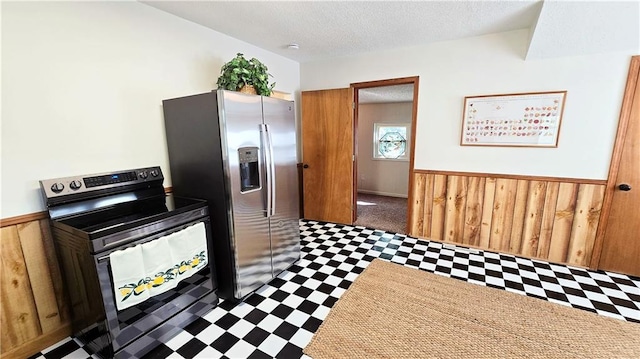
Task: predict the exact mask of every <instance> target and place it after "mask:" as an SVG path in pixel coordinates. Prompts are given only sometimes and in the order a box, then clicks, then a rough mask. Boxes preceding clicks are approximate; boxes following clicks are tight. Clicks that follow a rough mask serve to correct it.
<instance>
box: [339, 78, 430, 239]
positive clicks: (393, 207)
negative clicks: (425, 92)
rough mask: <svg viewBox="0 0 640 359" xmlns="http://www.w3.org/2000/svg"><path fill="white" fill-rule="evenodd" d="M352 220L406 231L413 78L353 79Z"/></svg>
mask: <svg viewBox="0 0 640 359" xmlns="http://www.w3.org/2000/svg"><path fill="white" fill-rule="evenodd" d="M351 86H352V88H353V89H354V154H355V163H354V180H353V194H354V205H353V208H354V209H355V211H354V222H353V223H354V224H355V225H359V226H364V227H368V228H373V229H379V230H384V231H387V232H390V233H401V234H408V233H409V231H408V216H409V215H408V213H409V211H410V209H409V206H408V203H409V201H410V199H411V182H412V181H411V173H412V171H413V158H414V154H413V151H414V147H415V146H414V141H415V122H416V109H417V94H418V77H409V78H401V79H391V80H382V81H373V82H363V83H357V84H352V85H351Z"/></svg>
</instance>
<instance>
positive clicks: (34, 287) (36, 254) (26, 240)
mask: <svg viewBox="0 0 640 359" xmlns="http://www.w3.org/2000/svg"><path fill="white" fill-rule="evenodd" d="M17 229H18V236H19V237H20V245H21V247H22V251H23V253H28V255H26V256H25V257H24V260H25V265H26V267H27V273H28V275H29V282H30V283H31V291H32V293H33V298H34V301H35V303H36V309H37V313H38V319H39V321H40V328H41V330H42V333H48V332H51V331H53V330H56V329H57V328H59V327H60V325H61V322H60V314H59V312H58V303H57V300H56V293H55V291H54V288H53V283H52V282H51V273H50V272H49V264H48V263H47V254H46V252H45V249H44V245H43V238H42V234H41V231H40V223H39V222H38V221H32V222H28V223H24V224H19V225H17Z"/></svg>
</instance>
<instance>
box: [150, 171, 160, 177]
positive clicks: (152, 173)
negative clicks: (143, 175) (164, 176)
mask: <svg viewBox="0 0 640 359" xmlns="http://www.w3.org/2000/svg"><path fill="white" fill-rule="evenodd" d="M151 175H152V176H153V177H158V175H159V173H158V170H151Z"/></svg>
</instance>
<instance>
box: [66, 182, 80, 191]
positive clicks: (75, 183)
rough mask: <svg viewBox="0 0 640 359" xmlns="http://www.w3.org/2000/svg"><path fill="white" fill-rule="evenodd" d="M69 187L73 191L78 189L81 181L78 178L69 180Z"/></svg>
mask: <svg viewBox="0 0 640 359" xmlns="http://www.w3.org/2000/svg"><path fill="white" fill-rule="evenodd" d="M69 187H70V188H71V189H72V190H74V191H75V190H78V189H80V187H82V182H80V181H78V180H75V181H71V183H69Z"/></svg>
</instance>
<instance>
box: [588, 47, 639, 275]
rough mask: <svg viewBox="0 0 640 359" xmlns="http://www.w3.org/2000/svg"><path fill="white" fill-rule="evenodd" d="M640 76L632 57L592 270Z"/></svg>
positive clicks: (603, 229)
mask: <svg viewBox="0 0 640 359" xmlns="http://www.w3.org/2000/svg"><path fill="white" fill-rule="evenodd" d="M639 76H640V56H632V57H631V64H630V65H629V74H628V75H627V84H626V86H625V89H624V95H623V97H622V108H621V109H620V118H619V120H618V130H617V133H616V139H615V142H614V144H613V153H612V155H611V163H610V165H609V174H608V176H607V185H606V187H605V192H604V200H603V203H602V210H601V212H600V221H599V225H598V230H597V232H596V238H595V242H594V244H593V252H592V254H591V261H590V263H589V268H590V269H598V267H599V262H600V257H601V255H602V247H603V245H604V235H605V232H606V229H607V222H608V221H609V212H610V210H611V202H612V201H613V194H614V191H615V187H616V182H617V180H618V170H619V169H620V159H621V157H622V148H623V145H624V141H625V139H626V135H627V128H628V127H629V121H630V117H631V107H632V105H633V98H634V96H635V89H636V84H637V82H638V80H639V79H638V77H639Z"/></svg>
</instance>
